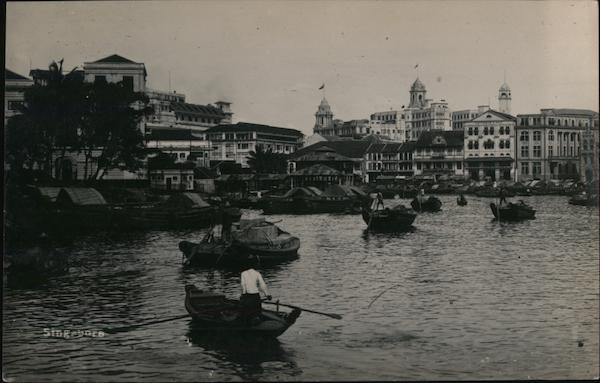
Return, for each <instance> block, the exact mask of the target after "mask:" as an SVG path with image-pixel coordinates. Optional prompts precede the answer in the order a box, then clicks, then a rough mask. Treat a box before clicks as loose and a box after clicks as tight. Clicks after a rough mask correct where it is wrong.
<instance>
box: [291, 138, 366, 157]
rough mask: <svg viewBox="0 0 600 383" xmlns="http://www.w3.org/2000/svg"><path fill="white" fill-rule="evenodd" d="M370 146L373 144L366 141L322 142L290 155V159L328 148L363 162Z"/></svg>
mask: <svg viewBox="0 0 600 383" xmlns="http://www.w3.org/2000/svg"><path fill="white" fill-rule="evenodd" d="M369 145H371V142H369V141H366V140H343V141H321V142H317V143H315V144H312V145H310V146H306V147H304V148H301V149H299V150H297V151H296V152H294V153H292V154H291V155H290V159H292V160H294V159H297V158H299V157H301V156H303V155H305V154H307V153H310V152H314V151H316V150H317V149H319V148H322V147H323V146H326V147H327V148H329V149H331V150H333V151H335V152H336V153H338V154H340V155H342V156H346V157H348V158H351V159H355V160H359V159H360V160H362V157H363V155H364V154H365V153H366V152H367V149H368V148H369Z"/></svg>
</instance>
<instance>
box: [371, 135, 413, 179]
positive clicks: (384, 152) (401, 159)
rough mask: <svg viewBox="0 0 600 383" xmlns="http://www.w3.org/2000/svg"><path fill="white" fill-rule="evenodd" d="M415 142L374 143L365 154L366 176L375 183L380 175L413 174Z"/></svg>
mask: <svg viewBox="0 0 600 383" xmlns="http://www.w3.org/2000/svg"><path fill="white" fill-rule="evenodd" d="M414 148H415V143H414V142H404V143H400V142H390V143H374V144H372V145H371V146H369V148H368V149H367V152H366V153H365V155H364V169H365V171H364V177H363V181H364V182H366V183H373V182H375V181H376V180H377V178H378V177H380V176H384V177H386V176H387V177H396V176H412V175H413V174H414V170H413V151H414Z"/></svg>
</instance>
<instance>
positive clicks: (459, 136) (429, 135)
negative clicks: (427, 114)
mask: <svg viewBox="0 0 600 383" xmlns="http://www.w3.org/2000/svg"><path fill="white" fill-rule="evenodd" d="M435 146H447V147H460V148H462V147H463V146H464V132H463V131H461V130H458V131H457V130H429V131H425V132H423V133H421V136H420V137H419V139H418V140H417V142H416V143H415V147H416V148H429V147H435Z"/></svg>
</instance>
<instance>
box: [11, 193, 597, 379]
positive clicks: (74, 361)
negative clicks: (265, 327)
mask: <svg viewBox="0 0 600 383" xmlns="http://www.w3.org/2000/svg"><path fill="white" fill-rule="evenodd" d="M522 198H523V199H524V200H526V202H527V203H530V204H531V205H533V206H534V208H536V209H537V215H536V216H537V219H535V220H533V221H528V222H523V223H497V222H494V221H492V214H491V211H490V209H489V206H488V204H489V202H490V201H491V200H490V199H485V198H476V197H471V198H469V204H468V206H466V207H459V206H457V205H456V202H455V197H454V196H442V197H441V199H442V202H443V203H444V206H443V211H442V212H440V213H433V214H431V213H425V214H421V215H419V216H418V217H417V219H416V220H415V223H414V230H413V231H410V232H407V233H400V234H366V233H365V228H366V225H365V224H364V222H362V219H361V217H360V216H358V215H353V216H352V215H327V214H322V215H311V216H291V215H281V216H269V217H268V219H269V220H271V221H279V220H280V221H281V222H279V223H278V225H279V226H280V227H282V228H283V229H285V230H288V231H289V232H291V233H293V234H295V235H297V236H299V237H300V238H301V241H302V246H301V248H300V254H301V255H300V258H299V259H297V260H295V261H292V262H290V263H287V264H284V265H281V266H279V267H277V268H274V269H269V270H263V271H262V274H263V276H264V278H265V280H266V282H267V284H268V285H269V288H270V290H271V293H272V295H273V297H274V299H279V300H280V301H281V302H284V303H291V304H295V305H299V306H303V307H307V308H312V309H315V310H319V311H326V312H331V313H338V314H341V315H343V319H342V320H335V319H330V318H327V317H323V316H318V315H315V314H310V313H307V312H303V313H302V315H301V316H300V317H299V318H298V320H297V322H296V324H295V325H294V326H292V327H291V328H290V329H288V331H287V332H286V333H284V334H283V335H282V336H280V337H279V338H278V339H277V340H274V341H255V340H247V339H237V338H233V337H223V336H215V335H211V334H198V333H196V332H193V331H191V328H190V323H189V320H188V319H182V320H178V321H173V322H167V323H160V324H155V325H152V326H147V327H140V328H137V329H133V330H131V331H129V332H121V333H117V334H112V335H109V334H106V335H105V336H103V337H101V336H99V335H98V334H92V333H88V334H87V335H85V336H80V337H70V338H68V339H65V338H64V337H60V336H59V335H61V334H59V333H57V332H56V331H58V330H71V331H76V330H96V331H98V330H105V329H109V328H114V327H120V326H125V325H130V324H136V323H141V322H147V321H150V320H154V319H162V318H167V317H171V316H176V315H179V314H185V309H184V306H183V298H184V286H185V285H186V284H188V283H194V284H196V285H197V286H199V287H204V288H210V289H214V290H217V291H221V292H224V293H226V294H227V295H228V296H231V297H234V296H235V297H237V296H238V295H239V276H238V275H237V274H236V273H233V272H230V271H229V272H228V271H220V270H207V269H196V270H193V269H192V270H187V269H184V268H182V266H181V264H180V261H181V253H180V252H179V250H178V248H177V243H178V242H179V241H180V240H199V239H200V238H201V237H202V235H203V232H202V231H198V232H190V231H187V232H186V231H178V232H173V231H154V232H139V233H116V234H115V233H98V234H94V235H88V236H85V237H79V238H74V239H73V243H72V244H71V245H70V246H69V247H68V248H67V249H64V250H65V251H68V252H69V263H70V268H69V271H68V273H66V274H64V275H59V276H56V277H52V278H49V279H48V280H47V281H44V282H40V283H39V284H38V285H35V286H27V285H25V286H22V285H19V284H17V285H16V286H9V287H8V288H6V289H5V290H4V310H3V351H2V356H3V371H4V372H3V374H4V378H5V379H9V380H10V379H14V381H16V382H18V381H40V380H43V381H64V380H68V381H131V380H145V381H167V380H177V381H239V380H252V381H256V380H401V379H411V380H426V379H427V380H430V379H437V380H440V379H441V380H444V379H453V380H454V379H470V380H474V379H528V378H531V379H559V378H560V379H566V378H569V379H592V378H597V377H598V375H599V372H598V368H599V367H598V360H599V330H598V325H599V318H598V315H599V314H598V313H599V303H598V302H599V250H598V242H599V238H598V229H599V228H598V210H597V208H596V209H590V208H586V207H580V206H572V205H569V204H567V197H561V196H544V197H542V196H533V197H522ZM393 202H394V201H386V203H388V204H389V203H393ZM401 202H404V203H405V204H406V203H407V202H408V200H402V201H401ZM257 215H258V213H257V212H252V211H246V212H245V216H246V217H254V216H257ZM369 305H370V307H369ZM51 331H52V333H51ZM93 335H96V336H93Z"/></svg>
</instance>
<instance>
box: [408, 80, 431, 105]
mask: <svg viewBox="0 0 600 383" xmlns="http://www.w3.org/2000/svg"><path fill="white" fill-rule="evenodd" d="M426 93H427V90H425V85H423V83H422V82H421V80H419V78H418V77H417V79H416V80H415V82H413V84H412V86H411V87H410V103H409V104H408V107H409V108H423V107H425V94H426Z"/></svg>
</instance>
